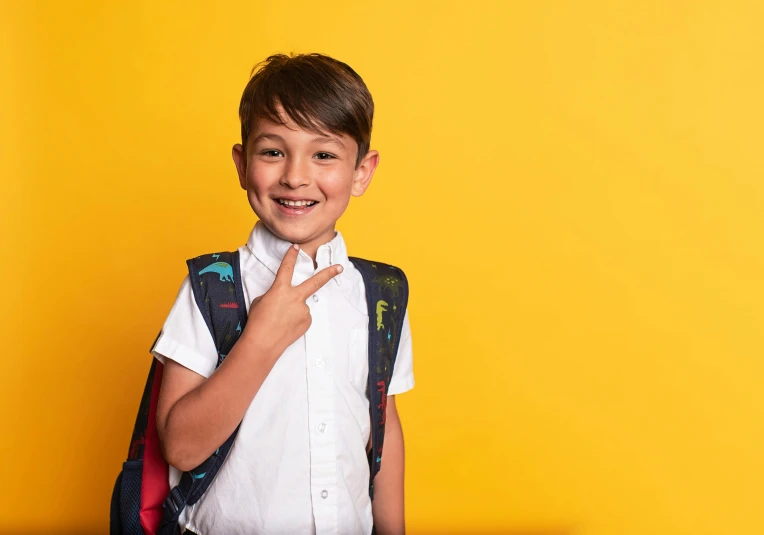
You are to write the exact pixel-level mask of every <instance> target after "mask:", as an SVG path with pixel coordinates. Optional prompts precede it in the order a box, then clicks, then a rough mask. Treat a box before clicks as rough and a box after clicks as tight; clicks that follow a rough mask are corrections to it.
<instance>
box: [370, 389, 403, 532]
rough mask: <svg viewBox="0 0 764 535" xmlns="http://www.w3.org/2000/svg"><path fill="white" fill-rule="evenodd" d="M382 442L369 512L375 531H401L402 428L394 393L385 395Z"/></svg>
mask: <svg viewBox="0 0 764 535" xmlns="http://www.w3.org/2000/svg"><path fill="white" fill-rule="evenodd" d="M386 420H387V421H386V423H385V445H384V448H383V449H382V466H381V468H380V470H379V473H378V474H377V477H375V478H374V500H373V501H372V502H371V504H372V514H373V516H374V526H375V527H376V530H377V533H378V534H379V535H401V534H403V533H405V531H406V528H405V521H404V515H403V472H404V470H403V466H404V449H403V428H402V427H401V420H400V418H399V417H398V409H397V408H396V407H395V396H389V397H388V398H387V415H386Z"/></svg>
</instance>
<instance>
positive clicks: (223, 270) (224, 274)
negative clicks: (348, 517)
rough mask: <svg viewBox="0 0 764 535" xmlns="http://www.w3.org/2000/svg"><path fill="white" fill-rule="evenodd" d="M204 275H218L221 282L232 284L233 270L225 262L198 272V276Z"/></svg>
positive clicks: (216, 263) (211, 265)
mask: <svg viewBox="0 0 764 535" xmlns="http://www.w3.org/2000/svg"><path fill="white" fill-rule="evenodd" d="M204 273H217V274H218V275H220V280H221V281H231V282H233V268H232V267H231V265H230V264H227V263H225V262H215V263H214V264H210V265H209V266H207V267H206V268H204V269H203V270H201V271H200V272H199V275H203V274H204Z"/></svg>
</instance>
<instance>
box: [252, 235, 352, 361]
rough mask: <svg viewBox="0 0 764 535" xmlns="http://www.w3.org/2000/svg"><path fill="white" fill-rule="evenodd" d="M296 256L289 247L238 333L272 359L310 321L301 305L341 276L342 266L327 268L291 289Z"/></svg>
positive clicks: (277, 355)
mask: <svg viewBox="0 0 764 535" xmlns="http://www.w3.org/2000/svg"><path fill="white" fill-rule="evenodd" d="M299 253H300V248H299V246H297V245H293V246H292V247H290V248H289V250H288V251H287V253H286V255H284V259H283V260H282V261H281V266H280V267H279V270H278V272H277V273H276V280H275V281H273V285H272V286H271V287H270V289H269V290H268V291H267V292H266V293H265V294H263V295H262V296H260V297H257V298H255V299H254V300H253V301H252V305H251V306H250V308H249V318H248V319H247V326H246V327H245V329H244V333H242V334H243V335H245V336H247V338H250V339H251V340H252V341H253V342H254V343H256V344H257V345H258V346H259V347H260V348H261V349H262V350H263V351H264V352H265V354H267V355H270V356H271V357H272V358H274V359H278V358H279V357H280V356H281V354H282V353H283V352H284V351H286V348H288V347H289V346H290V345H292V344H293V343H294V342H295V341H296V340H297V339H298V338H300V337H301V336H302V335H304V334H305V333H306V332H307V331H308V328H309V327H310V325H311V323H312V321H313V319H312V318H311V316H310V308H309V307H308V305H307V304H306V303H305V302H306V301H307V300H308V298H309V297H310V296H311V295H313V294H314V293H316V292H317V291H318V290H319V289H320V288H322V287H323V286H324V285H325V284H326V283H327V282H329V281H330V280H332V279H333V278H334V277H336V276H337V275H338V274H339V273H342V266H339V265H337V266H330V267H328V268H325V269H322V270H321V271H319V272H318V273H316V274H315V275H313V276H312V277H311V278H309V279H308V280H306V281H305V282H303V283H302V284H300V285H299V286H292V275H293V274H294V268H295V265H296V263H297V255H298V254H299Z"/></svg>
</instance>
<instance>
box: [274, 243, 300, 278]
mask: <svg viewBox="0 0 764 535" xmlns="http://www.w3.org/2000/svg"><path fill="white" fill-rule="evenodd" d="M298 254H300V246H299V245H297V244H294V245H292V246H291V247H290V248H289V250H287V252H286V254H285V255H284V259H283V260H282V261H281V265H280V266H279V270H278V271H277V272H276V281H275V282H274V285H275V284H285V285H289V286H291V285H292V275H294V267H295V265H296V264H297V255H298Z"/></svg>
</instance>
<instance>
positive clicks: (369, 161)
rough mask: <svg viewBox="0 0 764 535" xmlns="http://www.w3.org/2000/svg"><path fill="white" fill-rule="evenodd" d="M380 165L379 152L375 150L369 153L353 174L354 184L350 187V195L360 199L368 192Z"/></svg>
mask: <svg viewBox="0 0 764 535" xmlns="http://www.w3.org/2000/svg"><path fill="white" fill-rule="evenodd" d="M378 165H379V152H377V151H375V150H370V151H369V152H367V153H366V156H364V157H363V160H361V163H360V164H359V165H358V167H356V170H355V173H354V174H353V184H352V186H351V187H350V194H351V195H352V196H353V197H360V196H361V195H363V194H364V192H366V189H367V188H368V187H369V184H371V179H372V177H373V176H374V171H376V169H377V166H378Z"/></svg>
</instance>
